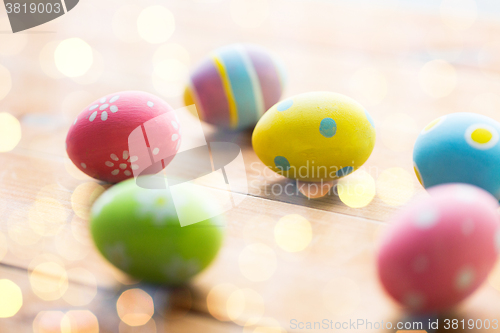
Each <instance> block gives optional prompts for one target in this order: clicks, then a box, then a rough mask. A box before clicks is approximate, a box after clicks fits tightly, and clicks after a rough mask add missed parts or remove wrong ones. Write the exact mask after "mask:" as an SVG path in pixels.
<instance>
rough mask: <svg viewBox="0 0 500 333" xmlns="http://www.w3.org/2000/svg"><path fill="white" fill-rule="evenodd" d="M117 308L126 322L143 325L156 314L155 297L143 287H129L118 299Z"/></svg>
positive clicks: (132, 324)
mask: <svg viewBox="0 0 500 333" xmlns="http://www.w3.org/2000/svg"><path fill="white" fill-rule="evenodd" d="M116 310H117V311H118V316H119V317H120V319H121V320H122V321H123V322H124V323H125V324H127V325H129V326H142V325H144V324H146V323H147V322H148V321H149V320H150V319H151V317H152V316H153V314H154V303H153V298H151V296H149V294H148V293H146V292H145V291H144V290H142V289H129V290H126V291H124V292H123V293H122V294H121V295H120V297H119V298H118V301H116Z"/></svg>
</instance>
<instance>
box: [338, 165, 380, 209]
mask: <svg viewBox="0 0 500 333" xmlns="http://www.w3.org/2000/svg"><path fill="white" fill-rule="evenodd" d="M337 192H338V194H339V198H340V200H341V201H342V202H343V203H344V204H345V205H347V206H349V207H351V208H361V207H365V206H368V204H370V202H372V200H373V198H374V197H375V180H374V179H373V177H372V176H371V175H370V174H369V173H368V172H366V171H364V170H358V171H356V172H355V173H353V174H352V175H350V176H349V177H345V178H341V179H340V180H339V182H338V184H337Z"/></svg>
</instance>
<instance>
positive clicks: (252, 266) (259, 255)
mask: <svg viewBox="0 0 500 333" xmlns="http://www.w3.org/2000/svg"><path fill="white" fill-rule="evenodd" d="M276 262H277V260H276V254H275V253H274V250H273V249H272V248H270V247H269V246H267V245H265V244H260V243H257V244H252V245H249V246H247V247H245V249H243V251H242V252H241V254H240V256H239V258H238V263H239V266H240V271H241V274H243V276H244V277H246V278H247V279H248V280H250V281H255V282H257V281H266V280H268V279H269V278H271V276H273V274H274V272H275V271H276Z"/></svg>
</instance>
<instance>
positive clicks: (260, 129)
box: [252, 92, 375, 182]
mask: <svg viewBox="0 0 500 333" xmlns="http://www.w3.org/2000/svg"><path fill="white" fill-rule="evenodd" d="M252 144H253V148H254V150H255V152H256V154H257V156H258V157H259V158H260V160H261V161H262V162H263V163H264V164H265V165H266V166H267V167H269V168H270V169H271V170H273V171H274V172H276V173H278V174H281V175H283V176H285V177H288V178H292V179H297V180H300V181H306V182H321V181H332V180H335V179H338V178H341V177H344V176H347V175H348V174H350V173H352V172H354V171H355V170H356V169H358V168H360V167H361V166H362V165H363V164H364V163H365V162H366V160H368V158H369V157H370V154H371V153H372V151H373V147H374V145H375V125H374V123H373V120H372V118H371V116H370V114H369V113H368V112H367V111H366V110H365V109H364V108H363V107H362V106H361V105H360V104H359V103H357V102H356V101H354V100H353V99H351V98H349V97H347V96H344V95H341V94H337V93H333V92H309V93H304V94H300V95H296V96H293V97H290V98H288V99H286V100H284V101H281V102H279V103H278V104H276V105H274V106H273V107H272V108H271V109H269V111H267V112H266V113H265V114H264V115H263V117H262V118H261V119H260V120H259V122H258V123H257V126H256V127H255V130H254V132H253V136H252Z"/></svg>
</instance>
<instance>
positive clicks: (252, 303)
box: [226, 288, 265, 326]
mask: <svg viewBox="0 0 500 333" xmlns="http://www.w3.org/2000/svg"><path fill="white" fill-rule="evenodd" d="M226 306H227V313H228V316H229V318H230V319H231V320H232V321H234V322H235V323H236V324H238V325H241V326H248V325H255V324H257V323H258V322H259V320H260V319H261V318H262V315H263V314H264V311H265V306H264V299H263V298H262V296H261V295H260V294H259V293H258V292H256V291H255V290H253V289H249V288H245V289H238V290H236V291H235V292H233V293H232V294H231V296H229V298H228V300H227V303H226Z"/></svg>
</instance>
